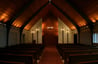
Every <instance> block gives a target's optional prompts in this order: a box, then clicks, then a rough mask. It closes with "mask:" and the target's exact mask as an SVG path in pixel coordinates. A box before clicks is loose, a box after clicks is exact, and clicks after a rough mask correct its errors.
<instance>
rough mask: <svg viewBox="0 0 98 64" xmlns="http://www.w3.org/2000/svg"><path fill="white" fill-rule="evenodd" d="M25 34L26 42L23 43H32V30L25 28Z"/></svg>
mask: <svg viewBox="0 0 98 64" xmlns="http://www.w3.org/2000/svg"><path fill="white" fill-rule="evenodd" d="M23 34H25V36H24V42H22V43H32V35H31V32H30V30H29V31H28V30H23ZM22 39H23V38H22ZM22 41H23V40H22Z"/></svg>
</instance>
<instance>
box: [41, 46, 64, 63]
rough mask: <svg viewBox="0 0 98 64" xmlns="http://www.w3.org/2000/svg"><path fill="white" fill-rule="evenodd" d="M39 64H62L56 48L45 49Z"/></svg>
mask: <svg viewBox="0 0 98 64" xmlns="http://www.w3.org/2000/svg"><path fill="white" fill-rule="evenodd" d="M39 64H63V62H62V60H61V59H60V55H59V53H58V51H57V49H56V47H45V49H44V50H43V53H42V56H41V59H40V61H39Z"/></svg>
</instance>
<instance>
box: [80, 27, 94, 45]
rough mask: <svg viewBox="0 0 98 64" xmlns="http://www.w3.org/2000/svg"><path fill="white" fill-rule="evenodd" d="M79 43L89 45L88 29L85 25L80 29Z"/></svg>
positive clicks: (89, 35) (89, 34)
mask: <svg viewBox="0 0 98 64" xmlns="http://www.w3.org/2000/svg"><path fill="white" fill-rule="evenodd" d="M80 44H85V45H91V44H92V43H91V33H90V29H89V28H88V27H87V26H85V27H82V28H81V29H80Z"/></svg>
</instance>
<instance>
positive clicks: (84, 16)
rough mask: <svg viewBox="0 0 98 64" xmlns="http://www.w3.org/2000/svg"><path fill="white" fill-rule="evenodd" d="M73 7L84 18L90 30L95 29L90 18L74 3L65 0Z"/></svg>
mask: <svg viewBox="0 0 98 64" xmlns="http://www.w3.org/2000/svg"><path fill="white" fill-rule="evenodd" d="M65 1H66V2H67V3H68V4H69V5H71V7H72V8H73V9H74V10H75V11H76V12H78V13H79V14H80V16H81V17H83V18H84V19H85V20H86V21H87V24H88V26H89V27H90V29H92V28H93V22H92V21H91V20H90V19H89V18H88V16H87V15H86V14H84V13H83V12H82V11H81V10H80V9H79V8H78V7H77V6H76V5H75V4H74V3H72V2H71V1H70V0H65Z"/></svg>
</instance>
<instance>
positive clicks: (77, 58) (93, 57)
mask: <svg viewBox="0 0 98 64" xmlns="http://www.w3.org/2000/svg"><path fill="white" fill-rule="evenodd" d="M97 60H98V53H97V54H96V53H95V54H70V55H69V57H66V58H65V59H64V64H79V63H82V62H87V61H97Z"/></svg>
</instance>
